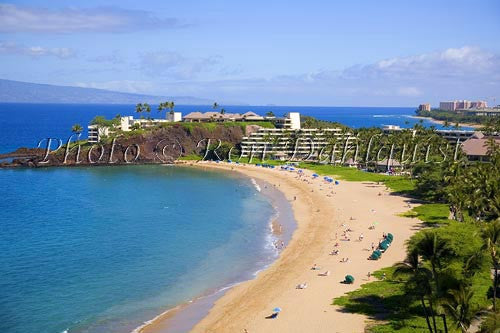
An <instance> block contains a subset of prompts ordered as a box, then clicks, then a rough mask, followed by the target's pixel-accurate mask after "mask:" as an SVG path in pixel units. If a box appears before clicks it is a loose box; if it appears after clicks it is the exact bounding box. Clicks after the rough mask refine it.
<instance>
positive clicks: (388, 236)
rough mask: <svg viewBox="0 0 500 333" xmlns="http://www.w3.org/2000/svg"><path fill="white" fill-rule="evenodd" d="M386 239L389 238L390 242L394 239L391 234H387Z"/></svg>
mask: <svg viewBox="0 0 500 333" xmlns="http://www.w3.org/2000/svg"><path fill="white" fill-rule="evenodd" d="M386 237H387V238H390V239H391V240H392V239H394V235H393V234H391V233H388V234H387V236H386Z"/></svg>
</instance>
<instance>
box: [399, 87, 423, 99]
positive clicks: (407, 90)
mask: <svg viewBox="0 0 500 333" xmlns="http://www.w3.org/2000/svg"><path fill="white" fill-rule="evenodd" d="M397 92H398V94H399V95H400V96H410V97H413V96H420V95H422V92H421V91H420V89H418V88H415V87H401V88H399V89H398V91H397Z"/></svg>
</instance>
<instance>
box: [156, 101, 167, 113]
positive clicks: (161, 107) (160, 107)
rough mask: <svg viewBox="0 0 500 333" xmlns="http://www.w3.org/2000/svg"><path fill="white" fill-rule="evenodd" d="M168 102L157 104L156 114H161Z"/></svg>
mask: <svg viewBox="0 0 500 333" xmlns="http://www.w3.org/2000/svg"><path fill="white" fill-rule="evenodd" d="M167 105H168V102H161V103H160V104H158V112H162V111H163V110H165V109H166V108H167V107H168V106H167Z"/></svg>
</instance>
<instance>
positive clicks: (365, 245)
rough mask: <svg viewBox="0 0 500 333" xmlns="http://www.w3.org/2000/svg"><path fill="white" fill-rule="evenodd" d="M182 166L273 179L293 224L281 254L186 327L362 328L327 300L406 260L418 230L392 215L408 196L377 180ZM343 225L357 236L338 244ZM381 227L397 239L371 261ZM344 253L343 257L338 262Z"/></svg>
mask: <svg viewBox="0 0 500 333" xmlns="http://www.w3.org/2000/svg"><path fill="white" fill-rule="evenodd" d="M182 164H186V165H190V166H193V167H196V168H209V169H218V170H225V171H235V172H239V173H241V174H243V175H245V176H247V177H249V178H255V179H260V180H263V181H266V182H267V183H270V184H272V185H273V186H274V187H275V188H276V189H278V190H280V191H281V192H282V193H283V194H284V195H285V197H286V198H287V199H288V201H289V202H291V205H292V210H293V215H294V217H295V220H296V222H297V228H296V229H295V232H294V233H293V235H292V239H291V241H290V243H289V245H288V246H287V247H286V248H285V249H284V250H283V252H282V254H281V255H280V256H279V257H278V258H277V259H276V260H275V261H274V262H273V263H272V264H271V265H269V266H268V267H267V268H266V269H265V270H263V271H261V272H260V273H259V274H258V275H257V276H256V277H255V278H254V279H252V280H248V281H245V282H242V283H239V284H237V285H236V286H233V287H232V288H230V289H229V290H227V292H226V293H225V294H224V295H223V296H222V297H220V298H219V299H218V300H217V301H215V303H214V305H213V306H212V307H211V309H210V311H209V312H208V315H207V316H205V317H204V318H203V319H202V320H201V321H199V322H198V323H197V324H196V325H195V326H194V328H193V329H192V330H191V331H190V332H196V333H197V332H217V333H219V332H231V333H232V332H245V330H247V332H249V333H254V332H270V331H273V332H278V333H279V332H305V331H309V332H315V333H316V332H325V333H326V332H331V329H332V327H335V328H336V332H362V331H363V330H364V328H365V324H366V323H365V322H366V321H367V320H368V318H367V317H366V316H364V315H359V314H352V313H345V312H342V311H341V309H339V308H338V307H337V306H334V305H331V304H332V301H333V299H334V298H336V297H339V296H341V295H344V294H345V293H346V292H348V291H352V290H355V289H358V288H359V286H360V285H361V284H363V283H365V282H368V281H369V278H366V275H367V272H373V271H375V270H377V269H380V268H383V267H387V266H390V265H392V264H394V263H396V262H398V261H401V260H403V259H404V257H405V246H404V241H405V240H406V239H408V238H409V237H410V236H411V235H413V234H414V233H415V232H416V231H417V230H418V229H419V227H420V226H419V225H418V224H416V223H415V220H412V219H409V218H405V217H400V216H398V215H397V214H398V213H402V212H404V211H407V210H408V209H410V208H409V207H413V204H410V203H409V202H410V199H408V198H404V197H401V196H396V195H391V194H390V193H389V192H388V191H387V190H386V189H385V186H383V185H377V184H375V183H369V182H341V184H340V185H339V186H333V185H331V184H327V183H324V182H323V181H322V180H321V179H316V180H311V178H310V175H311V174H312V173H311V172H310V171H308V170H304V171H305V172H304V176H298V174H297V173H290V172H287V171H279V170H276V169H274V170H273V169H265V168H261V167H257V166H253V165H237V166H236V165H234V164H227V163H220V164H219V163H210V162H202V163H189V162H188V163H182ZM382 193H383V194H382ZM295 199H296V200H295ZM369 207H373V208H371V209H369ZM375 208H376V209H375ZM375 220H377V222H376V221H375ZM372 223H376V224H377V227H376V229H377V230H369V229H368V226H369V225H372ZM373 225H375V224H373ZM347 227H349V228H350V229H354V233H355V234H352V235H350V236H349V237H352V238H353V240H352V241H350V240H349V241H339V240H340V238H341V236H340V235H341V233H342V230H343V229H345V228H347ZM382 232H391V233H393V234H394V235H395V241H394V242H393V245H392V246H391V248H390V250H389V251H388V252H387V253H386V254H384V255H383V258H382V259H380V260H378V261H369V260H367V257H368V256H369V254H370V253H371V252H370V249H369V247H370V243H373V242H377V241H378V240H379V239H380V237H377V235H378V234H382ZM358 233H364V234H366V238H365V239H364V240H363V241H359V242H358V241H357V240H355V238H357V236H356V234H358ZM335 243H340V247H339V248H340V250H341V254H340V255H338V256H332V255H330V254H329V252H330V251H332V249H334V244H335ZM345 255H347V257H348V258H349V262H348V263H339V260H340V259H341V258H343V256H345ZM316 263H317V264H318V265H319V266H321V267H322V269H321V273H323V272H324V271H326V270H328V272H329V274H328V276H318V275H319V274H318V273H319V272H318V271H312V270H311V267H312V265H314V264H316ZM330 273H331V275H330ZM346 274H352V275H353V276H355V278H356V280H355V282H354V283H353V284H351V285H345V284H340V283H339V282H340V281H341V280H342V279H343V277H344V276H345V275H346ZM304 282H305V283H307V284H308V285H310V286H309V287H308V288H307V289H305V290H298V289H295V286H296V285H298V284H300V283H304ZM274 307H281V308H282V309H283V312H281V313H280V315H279V320H266V319H264V318H265V317H266V316H268V315H269V314H271V313H272V309H273V308H274ZM141 332H145V333H146V332H147V333H150V332H153V333H160V332H161V333H164V332H169V330H168V329H166V328H165V327H162V325H161V320H160V321H156V322H152V323H151V324H150V325H149V326H148V328H147V330H143V331H141Z"/></svg>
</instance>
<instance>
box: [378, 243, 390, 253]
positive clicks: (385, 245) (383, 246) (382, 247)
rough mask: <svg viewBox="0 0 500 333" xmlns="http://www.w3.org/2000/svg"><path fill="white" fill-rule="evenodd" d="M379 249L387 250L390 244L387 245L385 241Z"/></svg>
mask: <svg viewBox="0 0 500 333" xmlns="http://www.w3.org/2000/svg"><path fill="white" fill-rule="evenodd" d="M378 247H379V249H382V250H384V251H385V250H387V249H388V248H389V243H387V242H386V241H383V242H382V243H380V244H379V246H378Z"/></svg>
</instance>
